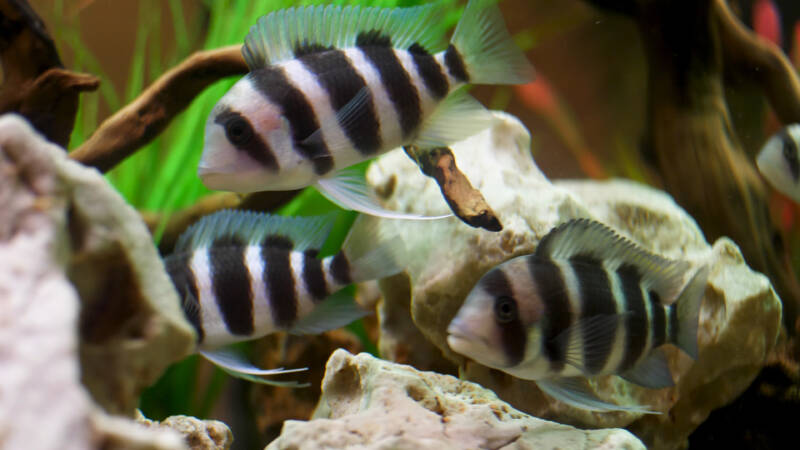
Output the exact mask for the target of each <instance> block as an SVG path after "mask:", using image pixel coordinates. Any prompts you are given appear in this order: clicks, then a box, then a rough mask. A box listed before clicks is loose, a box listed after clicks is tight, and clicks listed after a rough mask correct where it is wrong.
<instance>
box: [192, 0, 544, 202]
mask: <svg viewBox="0 0 800 450" xmlns="http://www.w3.org/2000/svg"><path fill="white" fill-rule="evenodd" d="M440 20H441V17H440V14H439V12H438V8H437V7H436V6H434V5H424V6H418V7H412V8H392V9H384V8H372V7H360V6H347V7H340V6H333V5H330V6H309V7H305V8H290V9H285V10H280V11H276V12H273V13H271V14H269V15H266V16H264V17H262V18H261V19H259V21H258V23H257V24H256V25H254V26H253V28H252V29H251V31H250V34H249V35H248V36H247V38H246V40H245V44H244V47H243V49H242V54H243V55H244V58H245V60H246V61H247V64H248V66H249V68H250V73H249V74H248V75H247V76H245V77H244V78H242V79H241V80H240V81H238V82H237V83H236V84H235V85H234V86H233V87H232V88H231V90H230V91H229V92H228V93H226V94H225V96H223V98H222V99H221V100H220V101H219V103H218V104H217V105H216V106H215V107H214V108H213V110H212V111H211V114H210V116H209V118H208V121H207V124H206V129H205V147H204V149H203V155H202V159H201V161H200V164H199V169H198V173H199V176H200V178H201V179H202V180H203V183H204V184H205V185H206V186H208V187H209V188H212V189H222V190H231V191H237V192H253V191H267V190H290V189H300V188H303V187H306V186H310V185H314V186H316V187H317V188H318V189H319V190H320V192H322V193H323V195H325V196H326V197H328V198H329V199H331V200H332V201H334V202H335V203H337V204H339V205H340V206H342V207H344V208H346V209H355V210H358V211H361V212H365V213H367V214H373V215H380V216H385V217H406V218H408V217H414V218H420V217H419V216H409V215H405V214H402V213H396V212H390V211H386V210H383V209H381V207H380V206H378V205H377V203H376V202H375V201H374V200H372V199H371V198H370V197H369V196H368V195H367V193H366V192H367V191H366V187H365V186H364V181H363V176H353V172H352V171H348V170H347V168H348V167H350V166H352V165H354V164H356V163H358V162H361V161H364V160H367V159H369V158H373V157H375V156H377V155H379V154H381V153H383V152H386V151H389V150H391V149H394V148H397V147H400V146H404V145H415V146H417V147H418V148H420V149H427V148H434V147H441V146H446V145H449V144H451V143H453V142H456V141H459V140H462V139H464V138H466V137H469V136H471V135H473V134H475V133H477V132H479V131H481V130H482V129H484V128H486V127H488V126H489V125H490V124H491V121H492V116H491V115H490V114H489V113H488V111H486V110H485V109H484V108H483V106H482V105H481V104H480V103H478V102H477V101H476V100H474V99H473V98H472V97H470V96H469V95H467V94H466V93H465V91H464V89H460V88H461V87H462V86H465V85H466V84H468V83H479V84H520V83H526V82H528V81H530V80H531V79H532V77H533V69H532V67H531V66H530V64H529V63H528V61H527V60H526V59H525V56H524V55H523V53H522V52H521V51H520V50H519V49H518V48H517V47H516V46H515V44H514V43H513V42H512V40H511V37H510V36H509V34H508V31H507V30H506V28H505V24H504V23H503V18H502V16H501V14H500V11H499V10H498V9H497V6H496V5H495V0H470V1H469V3H468V4H467V6H466V8H465V11H464V14H463V17H462V20H461V21H460V22H459V24H458V26H457V27H456V30H455V32H454V34H453V38H452V40H451V42H450V44H449V46H448V47H447V48H446V49H444V50H443V51H440V52H438V53H436V52H433V51H432V49H435V48H437V45H438V41H439V40H440V39H439V36H437V32H436V31H435V30H436V29H437V27H436V26H434V25H435V24H436V23H437V22H438V21H440Z"/></svg>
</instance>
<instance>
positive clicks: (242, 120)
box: [214, 108, 279, 171]
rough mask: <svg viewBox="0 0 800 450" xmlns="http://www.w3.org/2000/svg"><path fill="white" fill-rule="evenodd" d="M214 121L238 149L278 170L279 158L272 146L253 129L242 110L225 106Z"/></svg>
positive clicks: (260, 162)
mask: <svg viewBox="0 0 800 450" xmlns="http://www.w3.org/2000/svg"><path fill="white" fill-rule="evenodd" d="M214 123H216V124H219V125H220V126H222V127H223V128H224V129H225V136H226V137H227V139H228V141H229V142H230V143H231V145H233V146H234V147H235V148H236V149H237V150H240V151H243V152H245V153H246V154H247V156H249V157H250V158H252V159H253V160H255V161H256V162H258V163H259V164H261V165H262V166H264V167H266V168H268V169H271V170H273V171H277V170H278V168H279V166H278V160H277V158H275V153H274V152H273V151H272V148H270V146H269V144H267V143H266V142H265V141H264V140H263V139H261V135H259V134H258V133H256V132H255V131H254V130H253V125H252V124H251V123H250V121H249V120H247V118H246V117H244V116H243V115H242V114H241V113H240V112H238V111H234V110H232V109H230V108H225V109H223V110H222V111H220V112H219V114H217V116H216V117H214ZM233 130H236V131H235V132H234V131H233Z"/></svg>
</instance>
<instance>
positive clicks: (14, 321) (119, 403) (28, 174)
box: [0, 115, 193, 449]
mask: <svg viewBox="0 0 800 450" xmlns="http://www.w3.org/2000/svg"><path fill="white" fill-rule="evenodd" d="M92 191H94V192H92ZM137 224H138V225H137ZM96 251H99V252H101V253H102V254H103V255H105V256H108V257H109V258H111V257H113V256H114V255H118V254H122V255H125V256H127V258H128V259H127V260H126V261H125V262H124V263H122V262H119V261H114V260H107V262H106V263H107V264H108V265H109V266H110V268H113V269H116V270H119V271H121V273H114V272H110V268H103V267H99V268H96V273H95V274H94V276H96V277H98V279H96V280H94V281H93V283H95V284H97V285H99V287H98V288H97V289H98V290H97V292H96V293H95V294H96V295H93V296H91V300H92V301H93V302H91V303H89V302H87V299H86V298H81V296H82V295H83V292H81V291H80V290H78V289H76V288H75V286H74V284H73V283H72V282H71V280H70V278H69V276H68V275H71V276H73V277H74V276H75V273H74V272H72V269H74V268H76V267H77V269H78V270H77V273H82V270H84V269H85V270H89V267H90V265H89V262H90V261H92V260H93V259H94V258H96V257H97V256H96V253H95V252H96ZM160 266H161V262H160V259H159V258H158V255H157V254H156V252H155V249H154V248H153V245H152V243H151V240H150V237H149V235H148V234H147V231H146V229H145V228H144V225H143V224H142V223H141V220H140V219H139V218H138V216H137V215H136V212H135V211H133V209H131V208H130V207H129V206H127V205H126V204H125V202H124V201H123V200H122V198H121V197H119V195H118V194H116V193H115V192H114V190H113V189H112V188H111V187H110V186H108V185H107V183H106V182H105V181H104V179H103V177H102V176H101V175H100V174H99V173H97V171H95V170H93V169H87V168H84V167H82V166H80V165H79V164H77V163H75V162H72V161H70V160H69V159H68V158H67V156H66V153H65V152H64V150H63V149H61V148H59V147H57V146H55V145H53V144H51V143H48V142H46V141H45V140H44V139H43V138H42V137H41V136H39V135H38V134H37V133H36V132H35V131H33V130H32V129H31V127H30V126H29V125H28V124H27V122H25V121H24V120H23V119H21V118H20V117H18V116H15V115H5V116H2V117H0V449H27V448H31V449H33V448H35V449H51V448H53V449H55V448H58V449H91V448H99V447H102V448H131V449H145V448H154V449H155V448H158V449H182V448H186V446H185V445H184V443H183V440H182V439H181V438H180V436H179V435H178V434H177V433H173V432H164V431H157V430H148V429H146V428H144V427H140V426H136V424H135V423H134V422H133V421H132V420H130V419H125V418H112V417H110V416H106V415H105V413H104V412H103V411H102V410H101V409H100V408H99V407H98V406H97V405H96V404H95V403H94V401H93V400H97V397H96V396H95V397H94V398H93V397H92V395H91V394H90V392H89V391H87V389H86V387H85V385H84V384H82V381H87V382H93V383H95V388H96V391H97V392H101V393H103V395H105V397H102V398H101V400H105V401H106V402H105V403H104V402H101V403H103V406H107V405H111V408H109V409H112V410H122V409H125V407H128V406H131V405H135V402H136V397H138V393H139V391H140V390H141V389H143V388H144V387H145V386H147V385H148V384H149V383H151V382H152V381H154V380H155V378H156V377H157V376H158V375H159V374H160V373H161V372H162V371H163V370H164V368H165V367H166V365H167V364H169V363H170V362H172V361H174V360H176V359H178V358H180V357H182V356H183V355H184V354H186V353H187V352H188V351H190V349H191V345H192V339H193V335H192V331H191V329H190V328H189V325H188V324H186V323H185V321H184V320H183V318H182V317H181V316H180V310H179V309H178V307H177V305H178V303H177V298H176V294H175V293H173V292H171V290H169V289H167V287H168V286H169V284H168V283H169V280H168V279H167V278H166V275H165V274H164V273H163V269H161V272H158V270H159V268H160ZM90 275H91V274H86V273H83V274H82V275H81V276H90ZM128 276H129V277H131V278H126V277H128ZM145 279H146V280H148V282H147V283H144V280H145ZM132 280H137V281H139V282H141V285H142V286H141V287H140V290H139V292H138V294H139V295H140V296H139V297H135V298H133V297H132V296H130V295H129V296H125V295H123V294H122V292H120V290H121V289H127V288H130V287H131V283H132ZM86 283H88V282H84V284H86ZM146 296H150V297H146ZM131 300H135V301H136V302H138V303H135V304H129V303H126V302H128V301H131ZM169 302H173V303H174V305H172V306H170V305H169ZM87 308H89V309H90V310H89V311H87ZM120 310H121V311H124V314H122V313H120ZM96 327H99V329H101V330H103V332H98V331H97V329H98V328H96ZM87 336H88V337H91V338H92V340H91V341H89V342H87ZM81 348H83V350H84V353H85V355H84V356H83V359H81V357H80V356H79V354H80V349H81ZM103 355H104V356H105V359H104V360H102V359H101V358H102V357H103ZM82 362H83V364H81V363H82ZM87 362H88V363H87ZM114 388H119V389H123V391H122V392H114V391H113V389H114ZM170 433H172V434H170ZM133 435H135V436H136V438H135V439H133V440H131V439H126V438H125V437H126V436H127V437H130V436H133ZM170 436H172V437H170Z"/></svg>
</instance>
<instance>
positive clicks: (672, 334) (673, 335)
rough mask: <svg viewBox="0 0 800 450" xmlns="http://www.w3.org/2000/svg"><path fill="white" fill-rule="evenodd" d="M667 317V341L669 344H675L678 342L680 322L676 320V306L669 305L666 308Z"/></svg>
mask: <svg viewBox="0 0 800 450" xmlns="http://www.w3.org/2000/svg"><path fill="white" fill-rule="evenodd" d="M667 315H668V316H669V317H668V320H669V340H670V342H673V343H677V342H678V335H679V333H680V330H679V329H678V328H680V326H681V325H680V320H679V319H678V307H677V304H673V305H671V306H670V307H669V308H667Z"/></svg>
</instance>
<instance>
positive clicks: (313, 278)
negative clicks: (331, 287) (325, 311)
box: [303, 250, 328, 300]
mask: <svg viewBox="0 0 800 450" xmlns="http://www.w3.org/2000/svg"><path fill="white" fill-rule="evenodd" d="M318 253H319V252H318V251H317V250H306V251H305V252H304V253H303V282H304V283H305V285H306V289H307V290H308V292H309V293H311V297H313V298H314V300H322V299H324V298H325V297H327V296H328V285H327V284H326V283H325V272H324V271H323V270H322V260H321V259H319V258H317V254H318Z"/></svg>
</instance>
